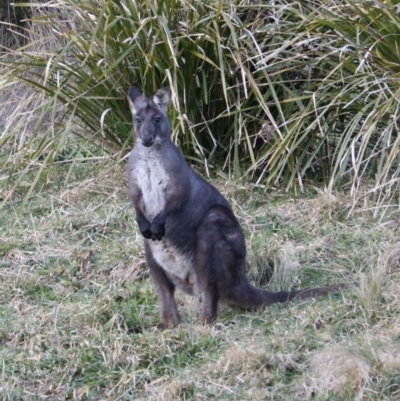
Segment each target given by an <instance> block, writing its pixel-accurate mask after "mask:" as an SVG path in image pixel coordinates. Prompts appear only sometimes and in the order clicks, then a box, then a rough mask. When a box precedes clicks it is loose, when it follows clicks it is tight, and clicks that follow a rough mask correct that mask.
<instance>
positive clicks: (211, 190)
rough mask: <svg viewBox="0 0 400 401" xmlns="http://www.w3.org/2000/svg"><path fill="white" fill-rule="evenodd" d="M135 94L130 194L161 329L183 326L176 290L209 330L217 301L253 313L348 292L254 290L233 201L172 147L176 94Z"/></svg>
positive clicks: (131, 98)
mask: <svg viewBox="0 0 400 401" xmlns="http://www.w3.org/2000/svg"><path fill="white" fill-rule="evenodd" d="M128 95H129V96H128V99H129V103H130V108H131V111H132V115H133V129H134V133H135V146H134V148H133V149H132V152H131V154H130V157H129V162H128V180H129V195H130V198H131V200H132V203H133V206H134V208H135V211H136V221H137V223H138V226H139V229H140V232H141V233H142V235H143V237H144V245H145V251H146V260H147V264H148V266H149V269H150V273H151V276H152V278H153V280H154V284H155V289H156V292H157V295H158V298H159V302H160V322H159V325H158V327H159V328H161V329H162V328H168V327H171V328H172V327H175V326H177V325H178V324H179V323H180V316H179V312H178V309H177V305H176V302H175V298H174V291H175V288H176V287H177V288H178V289H180V290H181V291H183V292H185V293H187V294H190V295H195V296H197V297H199V299H200V300H201V302H202V314H201V321H202V323H206V324H209V323H213V322H214V321H215V320H216V318H217V307H218V302H222V303H225V304H227V305H229V306H232V307H239V308H241V309H244V310H252V309H256V308H260V307H262V306H264V305H269V304H273V303H278V302H287V301H290V300H293V299H295V298H299V299H304V298H310V297H314V296H317V295H322V294H324V293H326V292H328V291H338V290H340V289H343V288H346V287H347V285H346V284H338V285H334V286H330V287H317V288H309V289H304V290H298V291H288V292H285V291H282V292H268V291H264V290H261V289H258V288H256V287H254V286H252V285H251V284H250V283H249V282H248V280H247V278H246V277H245V274H244V270H245V259H246V246H245V240H244V235H243V230H242V228H241V227H240V225H239V222H238V221H237V219H236V217H235V216H234V214H233V212H232V209H231V206H230V204H229V202H228V201H227V200H226V199H225V198H224V197H223V196H222V195H221V194H220V193H219V192H218V190H217V189H216V188H215V187H213V186H212V185H211V184H209V183H208V182H207V181H205V180H204V179H203V178H202V177H200V176H199V175H198V174H196V173H195V172H194V171H193V170H192V169H191V168H190V167H189V165H188V164H187V163H186V161H185V159H184V157H183V155H182V153H181V152H180V150H179V149H178V148H177V147H176V146H175V144H174V143H173V142H172V141H171V138H170V135H171V124H170V121H169V119H168V116H167V109H168V105H169V103H170V100H171V91H170V89H168V88H162V89H159V90H158V91H157V92H156V93H155V94H154V95H153V97H152V98H147V97H145V96H143V95H142V93H141V92H140V91H139V90H137V89H136V88H133V87H131V88H130V89H129V93H128Z"/></svg>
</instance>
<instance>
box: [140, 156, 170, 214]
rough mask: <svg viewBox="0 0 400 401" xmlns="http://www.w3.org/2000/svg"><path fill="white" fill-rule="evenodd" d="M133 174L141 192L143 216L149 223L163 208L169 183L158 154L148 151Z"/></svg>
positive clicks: (168, 177)
mask: <svg viewBox="0 0 400 401" xmlns="http://www.w3.org/2000/svg"><path fill="white" fill-rule="evenodd" d="M133 174H134V175H135V181H136V183H137V185H138V187H139V188H140V190H141V192H142V197H143V199H142V202H143V211H144V214H145V216H146V218H147V220H148V221H150V222H151V221H152V220H153V219H154V217H155V216H156V215H157V214H158V213H159V212H160V211H161V210H162V209H163V208H164V205H165V193H166V189H167V187H168V185H169V183H170V181H171V180H170V176H169V175H168V172H167V171H166V169H165V166H164V164H163V163H162V160H161V155H160V153H159V152H157V151H149V152H148V155H147V157H146V158H145V159H142V158H141V159H138V160H137V162H136V166H135V169H134V171H133Z"/></svg>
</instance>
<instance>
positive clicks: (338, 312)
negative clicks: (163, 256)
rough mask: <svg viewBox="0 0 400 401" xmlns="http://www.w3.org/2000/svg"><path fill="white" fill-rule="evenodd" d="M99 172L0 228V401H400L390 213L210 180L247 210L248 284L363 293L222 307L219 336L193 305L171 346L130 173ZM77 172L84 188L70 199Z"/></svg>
mask: <svg viewBox="0 0 400 401" xmlns="http://www.w3.org/2000/svg"><path fill="white" fill-rule="evenodd" d="M99 163H100V162H98V161H96V162H87V161H86V162H77V163H76V166H75V168H74V169H73V170H72V171H70V169H69V166H65V165H62V164H61V165H56V170H55V171H54V172H53V178H52V181H51V185H50V186H49V188H48V190H47V192H35V193H33V196H31V197H30V198H29V200H28V201H27V202H26V204H25V206H24V208H23V209H22V212H21V213H19V214H18V212H17V211H18V207H19V205H20V203H21V202H22V199H23V193H22V194H20V195H21V196H19V197H15V198H12V199H9V200H8V202H7V204H6V205H5V206H4V209H3V211H4V212H3V213H2V214H1V215H0V225H1V227H2V230H1V231H0V283H1V293H0V366H1V370H0V383H1V384H0V398H2V399H5V400H7V399H10V400H11V399H22V400H32V399H46V398H47V399H51V400H66V399H72V400H85V399H88V400H110V399H112V400H140V399H143V400H145V399H146V400H171V401H172V400H176V399H193V400H200V399H204V398H210V399H219V400H255V399H256V400H263V399H274V400H289V399H310V400H311V399H312V400H327V399H329V400H336V399H337V400H344V399H360V400H361V399H362V400H378V399H379V400H384V401H386V400H387V401H389V400H393V399H396V398H397V397H398V394H399V391H400V389H399V386H398V377H399V376H400V370H399V369H400V362H399V358H398V356H397V355H398V351H397V350H398V344H397V342H398V336H399V335H400V308H399V303H398V286H399V280H400V275H399V271H400V270H399V257H400V248H399V245H398V226H397V225H396V224H395V220H396V216H395V214H393V215H392V214H391V212H390V211H389V212H388V213H387V214H386V218H387V219H382V220H381V221H379V220H376V219H374V218H373V213H372V212H371V210H372V209H373V208H374V207H375V206H376V202H375V201H374V200H373V199H370V200H369V201H368V203H365V202H359V203H358V204H356V205H355V206H354V204H353V199H352V198H351V197H350V196H349V195H348V194H347V195H346V194H345V193H343V192H333V193H329V192H326V191H325V190H323V189H315V190H310V191H309V192H307V193H305V194H304V195H302V196H300V197H298V198H297V199H291V198H289V197H288V196H287V195H286V194H285V192H284V191H280V190H277V189H276V190H274V191H273V192H272V191H271V192H270V193H269V194H268V196H267V197H266V196H265V193H264V191H263V189H260V188H257V187H255V186H252V185H249V186H248V187H247V186H245V185H236V184H234V183H232V182H230V183H227V182H226V181H225V180H224V181H222V180H217V181H215V184H216V185H217V186H218V187H219V189H220V190H221V191H223V193H224V194H225V195H226V196H227V197H228V199H229V200H230V201H231V202H232V203H233V204H234V205H236V206H237V207H236V213H237V215H238V218H239V219H240V221H241V223H242V225H243V227H244V228H245V233H246V238H247V244H248V254H249V255H248V260H249V263H248V264H249V266H248V272H249V275H250V277H251V279H252V281H253V282H255V283H257V284H259V285H260V286H262V287H263V288H269V289H274V290H281V289H288V288H301V287H304V286H310V285H324V284H332V283H337V282H347V281H348V282H353V281H358V282H359V283H360V286H359V287H358V288H356V289H354V290H348V291H345V292H343V293H342V294H330V295H328V296H327V297H324V298H320V299H317V300H308V301H301V302H294V303H291V304H289V305H285V306H278V305H277V306H271V307H269V308H266V309H265V310H262V311H258V312H254V313H250V312H249V313H243V312H241V311H237V310H231V309H229V308H227V307H221V308H220V311H219V319H218V322H217V323H216V324H215V326H212V327H203V326H201V325H199V323H198V316H199V311H200V308H199V304H198V301H197V300H196V299H194V298H189V297H187V296H185V295H182V294H180V295H179V296H178V307H179V309H180V311H181V313H182V317H183V324H182V325H181V326H180V327H178V328H177V329H174V330H167V331H164V332H160V331H157V330H155V329H154V327H153V326H154V324H155V323H156V322H157V319H158V302H157V299H156V296H155V295H154V291H153V287H152V283H151V279H150V277H149V274H148V271H147V267H146V265H145V261H144V253H143V246H142V238H141V237H140V235H139V234H138V230H137V227H136V224H135V222H134V212H133V209H132V207H131V206H130V205H129V201H128V197H127V191H126V186H127V184H126V181H125V172H124V168H123V166H117V167H115V166H114V164H113V163H110V162H102V163H101V164H99ZM68 174H72V177H71V178H72V179H73V180H74V184H73V185H72V184H67V186H65V184H64V182H65V180H64V179H65V176H66V175H68ZM352 207H353V208H354V210H353V213H352V214H351V215H350V216H348V211H349V210H350V209H351V208H352ZM268 264H270V265H273V266H274V270H273V272H272V276H271V277H266V275H265V271H264V270H263V267H265V266H266V265H268ZM255 265H256V267H255ZM270 273H271V272H270Z"/></svg>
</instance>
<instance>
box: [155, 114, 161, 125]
mask: <svg viewBox="0 0 400 401" xmlns="http://www.w3.org/2000/svg"><path fill="white" fill-rule="evenodd" d="M160 121H161V117H160V116H155V117H154V122H155V123H156V124H158V123H159V122H160Z"/></svg>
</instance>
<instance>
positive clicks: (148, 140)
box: [142, 138, 154, 148]
mask: <svg viewBox="0 0 400 401" xmlns="http://www.w3.org/2000/svg"><path fill="white" fill-rule="evenodd" d="M142 143H143V145H144V146H146V148H149V147H150V146H151V145H153V143H154V138H145V139H142Z"/></svg>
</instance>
